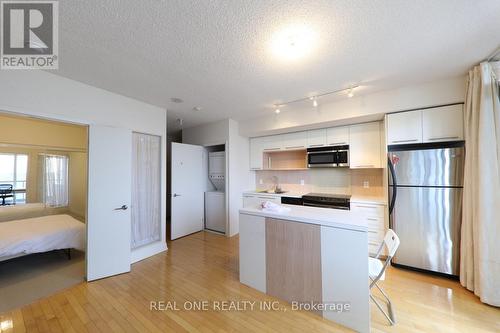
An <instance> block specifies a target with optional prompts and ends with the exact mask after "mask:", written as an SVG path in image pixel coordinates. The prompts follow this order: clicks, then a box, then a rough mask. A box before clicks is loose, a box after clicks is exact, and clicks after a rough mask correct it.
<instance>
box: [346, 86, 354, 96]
mask: <svg viewBox="0 0 500 333" xmlns="http://www.w3.org/2000/svg"><path fill="white" fill-rule="evenodd" d="M347 97H349V98H352V97H354V88H353V87H351V88H349V91H348V92H347Z"/></svg>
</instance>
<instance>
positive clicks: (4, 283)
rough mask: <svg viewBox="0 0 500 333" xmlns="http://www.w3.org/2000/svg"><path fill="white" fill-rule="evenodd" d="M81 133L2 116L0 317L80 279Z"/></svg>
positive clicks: (84, 152)
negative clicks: (3, 313) (1, 314)
mask: <svg viewBox="0 0 500 333" xmlns="http://www.w3.org/2000/svg"><path fill="white" fill-rule="evenodd" d="M87 169H88V128H87V126H83V125H77V124H72V123H65V122H59V121H52V120H44V119H38V118H31V117H26V116H18V115H14V114H11V113H2V112H0V299H2V302H0V313H1V312H4V311H8V310H9V309H12V308H15V307H18V306H22V305H24V304H28V303H30V302H32V301H34V300H36V299H38V298H41V297H44V296H48V295H50V294H53V293H55V292H57V291H59V290H61V289H65V288H68V287H70V286H72V285H75V284H78V283H80V282H82V281H84V279H85V253H86V221H87V178H88V176H87V173H88V170H87Z"/></svg>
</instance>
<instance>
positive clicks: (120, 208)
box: [114, 205, 128, 210]
mask: <svg viewBox="0 0 500 333" xmlns="http://www.w3.org/2000/svg"><path fill="white" fill-rule="evenodd" d="M127 209H128V207H127V205H123V206H121V207H118V208H115V209H114V210H127Z"/></svg>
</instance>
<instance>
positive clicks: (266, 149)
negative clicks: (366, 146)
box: [264, 148, 280, 151]
mask: <svg viewBox="0 0 500 333" xmlns="http://www.w3.org/2000/svg"><path fill="white" fill-rule="evenodd" d="M264 150H265V151H269V150H280V148H264Z"/></svg>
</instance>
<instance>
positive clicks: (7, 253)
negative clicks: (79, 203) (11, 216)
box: [0, 215, 85, 261]
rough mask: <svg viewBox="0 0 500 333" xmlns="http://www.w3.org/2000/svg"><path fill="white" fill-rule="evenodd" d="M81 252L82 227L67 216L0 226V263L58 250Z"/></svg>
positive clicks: (82, 247) (33, 219) (4, 223)
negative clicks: (3, 260)
mask: <svg viewBox="0 0 500 333" xmlns="http://www.w3.org/2000/svg"><path fill="white" fill-rule="evenodd" d="M69 248H72V249H78V250H82V251H83V250H84V249H85V224H84V223H82V222H80V221H78V220H76V219H75V218H73V217H71V216H69V215H48V216H42V217H35V218H30V219H23V220H15V221H9V222H2V223H0V261H1V260H2V258H4V257H15V256H20V255H26V254H31V253H39V252H47V251H52V250H59V249H69Z"/></svg>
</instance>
